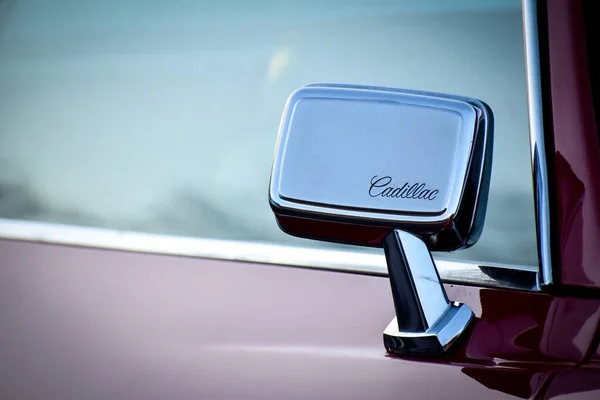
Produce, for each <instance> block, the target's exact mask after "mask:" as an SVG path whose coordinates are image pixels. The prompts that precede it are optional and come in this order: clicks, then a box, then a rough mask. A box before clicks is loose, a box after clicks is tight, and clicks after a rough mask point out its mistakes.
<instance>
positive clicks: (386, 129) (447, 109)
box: [269, 84, 493, 355]
mask: <svg viewBox="0 0 600 400" xmlns="http://www.w3.org/2000/svg"><path fill="white" fill-rule="evenodd" d="M492 138H493V117H492V112H491V110H490V109H489V107H488V106H487V105H486V104H485V103H483V102H481V101H479V100H475V99H471V98H465V97H459V96H451V95H443V94H437V93H428V92H419V91H409V90H400V89H390V88H381V87H366V86H354V85H333V84H319V85H310V86H306V87H303V88H301V89H298V90H296V91H295V92H294V93H292V95H291V96H290V97H289V99H288V101H287V103H286V105H285V109H284V112H283V117H282V120H281V125H280V129H279V137H278V140H277V145H276V151H275V158H274V163H273V169H272V173H271V181H270V187H269V202H270V205H271V208H272V210H273V211H274V213H275V217H276V219H277V222H278V224H279V226H280V228H281V229H282V230H283V231H285V232H287V233H288V234H290V235H294V236H300V237H305V238H310V239H318V240H325V241H332V242H338V243H346V244H353V245H363V246H375V247H383V248H384V251H385V254H386V260H387V265H388V272H389V276H390V281H391V286H392V295H393V298H394V305H395V309H396V318H395V319H394V320H393V321H392V322H391V323H390V325H389V326H388V328H387V329H386V330H385V332H384V344H385V346H386V348H387V349H388V351H390V352H393V353H399V354H415V355H425V354H442V353H444V352H445V351H446V350H447V349H448V348H449V346H450V345H451V344H452V343H453V342H454V341H455V339H456V338H457V337H458V336H459V335H460V334H461V333H462V332H463V331H464V330H466V328H467V327H468V325H469V324H470V323H471V321H472V320H473V318H474V317H473V313H472V312H471V310H470V309H469V308H468V307H467V306H466V305H464V304H462V305H461V304H457V303H451V302H449V300H448V298H447V296H446V292H445V290H444V287H443V285H442V283H441V280H440V278H439V275H438V273H437V269H436V267H435V263H434V261H433V258H432V256H431V253H430V251H453V250H458V249H462V248H466V247H469V246H472V245H473V244H475V242H477V240H478V238H479V236H480V234H481V231H482V227H483V223H484V219H485V210H486V205H487V197H488V191H489V179H490V170H491V161H492Z"/></svg>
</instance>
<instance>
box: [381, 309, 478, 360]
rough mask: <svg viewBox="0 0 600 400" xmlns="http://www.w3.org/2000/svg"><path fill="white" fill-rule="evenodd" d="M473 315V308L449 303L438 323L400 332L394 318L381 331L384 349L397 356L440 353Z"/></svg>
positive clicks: (434, 354) (455, 337)
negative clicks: (419, 330)
mask: <svg viewBox="0 0 600 400" xmlns="http://www.w3.org/2000/svg"><path fill="white" fill-rule="evenodd" d="M474 318H475V316H474V314H473V311H471V309H470V308H469V307H468V306H467V305H465V304H456V305H455V304H453V305H452V306H451V307H450V309H448V311H447V312H446V314H445V315H444V316H443V318H442V319H441V320H440V321H439V322H438V324H436V325H434V326H433V327H432V328H431V329H429V330H427V331H425V332H400V331H399V330H398V320H397V319H396V318H394V319H393V320H392V322H390V324H389V325H388V326H387V328H385V331H383V344H384V346H385V349H386V350H387V351H388V352H390V353H393V354H398V355H413V356H438V355H442V354H444V353H445V352H446V351H447V350H448V349H449V348H450V346H451V345H452V344H453V343H454V341H455V340H456V339H457V338H458V337H459V336H460V334H461V333H463V332H464V331H465V330H466V329H467V328H468V327H469V325H470V324H471V321H473V319H474Z"/></svg>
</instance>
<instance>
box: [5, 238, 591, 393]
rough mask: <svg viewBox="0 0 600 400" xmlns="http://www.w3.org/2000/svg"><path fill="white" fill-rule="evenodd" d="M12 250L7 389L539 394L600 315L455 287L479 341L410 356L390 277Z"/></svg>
mask: <svg viewBox="0 0 600 400" xmlns="http://www.w3.org/2000/svg"><path fill="white" fill-rule="evenodd" d="M0 254H2V258H1V259H0V326H2V331H1V333H0V334H1V335H2V338H1V340H0V354H2V362H1V363H0V397H2V398H28V399H36V398H83V397H94V398H128V399H132V398H144V399H149V398H157V399H158V398H211V399H213V398H232V397H244V398H248V397H250V398H278V399H281V398H304V399H305V398H335V397H338V396H340V397H345V398H398V394H399V393H402V394H403V396H402V397H403V398H426V397H447V396H448V395H449V394H451V395H452V396H455V398H483V397H485V398H486V399H494V398H505V396H504V394H507V393H508V394H511V395H514V396H518V397H521V398H528V397H531V396H532V395H534V394H535V393H537V392H538V391H539V390H540V389H541V388H542V387H543V385H544V382H546V379H547V378H548V377H549V376H550V374H551V372H552V371H558V370H561V369H564V368H569V367H571V366H573V364H572V362H576V361H579V360H580V359H581V357H582V354H583V353H585V351H586V350H587V347H588V346H589V341H590V338H591V334H590V332H591V331H593V330H594V329H595V327H596V325H597V323H598V317H599V302H600V301H597V300H576V299H553V298H552V297H551V296H548V295H543V294H539V293H526V292H510V291H503V290H494V289H477V288H469V287H460V286H448V287H447V290H448V293H449V297H450V298H451V299H452V300H457V301H462V302H465V303H467V304H468V305H469V306H470V307H471V308H472V309H473V310H474V312H475V314H476V315H477V316H478V317H479V320H478V321H477V322H476V324H475V326H474V328H473V331H472V332H471V333H470V337H469V338H468V339H466V340H465V341H464V342H463V343H462V344H461V345H460V346H459V348H458V349H457V350H456V351H455V352H453V353H452V354H451V355H450V356H449V357H448V358H446V359H438V360H432V359H424V360H415V359H410V360H403V359H400V358H392V357H389V356H387V355H386V354H385V351H384V349H383V345H382V337H381V332H382V329H383V328H384V327H385V325H387V323H388V322H389V321H390V320H391V318H392V316H393V315H394V311H393V305H392V299H391V295H390V291H389V282H388V281H387V279H386V278H383V277H369V276H364V275H352V274H343V273H337V272H325V271H314V270H306V269H295V268H283V267H276V266H263V265H258V264H244V263H233V262H223V261H209V260H202V259H193V258H182V257H172V256H156V255H145V254H134V253H126V252H118V251H106V250H97V249H85V248H73V247H66V246H53V245H44V244H35V243H22V242H14V241H0ZM424 379H425V381H424ZM424 382H425V383H424ZM508 382H511V383H512V384H510V385H508V384H507V383H508ZM490 389H493V390H490Z"/></svg>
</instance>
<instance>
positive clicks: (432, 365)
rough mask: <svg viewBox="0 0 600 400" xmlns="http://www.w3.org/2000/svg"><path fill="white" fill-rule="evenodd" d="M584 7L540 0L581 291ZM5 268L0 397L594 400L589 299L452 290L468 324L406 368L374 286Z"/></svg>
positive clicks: (586, 112) (599, 319) (7, 258)
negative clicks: (433, 355) (449, 342)
mask: <svg viewBox="0 0 600 400" xmlns="http://www.w3.org/2000/svg"><path fill="white" fill-rule="evenodd" d="M580 5H581V2H580V1H569V0H548V2H547V6H548V7H547V17H548V20H547V22H548V24H547V26H548V37H549V39H550V44H549V48H548V56H549V74H548V76H546V77H543V78H544V79H547V80H548V81H547V83H548V84H549V86H548V87H549V88H550V96H551V97H550V100H551V109H548V110H547V112H551V114H550V118H549V121H551V124H552V126H551V128H552V129H547V132H548V133H549V134H550V135H552V136H551V137H552V139H553V140H552V142H551V145H553V146H554V147H553V149H554V152H553V156H552V157H549V159H550V160H551V161H552V163H553V164H552V167H553V168H552V170H553V171H554V174H553V175H552V177H551V179H552V180H553V183H554V189H555V192H554V194H555V197H553V199H554V206H555V210H556V222H557V223H556V224H555V225H554V226H553V229H555V231H554V233H555V239H556V243H557V244H558V245H559V252H558V258H555V260H554V267H555V268H557V271H560V273H559V274H558V276H557V278H558V279H559V282H558V284H559V285H558V286H559V287H562V286H561V285H572V286H586V287H588V288H592V289H593V288H598V286H599V285H600V268H598V265H596V264H597V261H596V260H598V259H599V258H598V255H599V253H598V252H599V251H600V247H599V246H597V243H598V239H599V238H600V217H599V213H597V212H596V211H595V210H596V209H597V208H598V207H600V198H599V196H600V180H599V179H598V178H597V177H595V175H596V171H598V167H599V163H600V154H599V152H600V151H599V149H600V147H599V146H598V139H597V136H596V131H595V129H596V124H595V121H594V119H593V112H592V110H591V107H590V93H589V89H588V87H589V83H588V82H587V81H586V76H587V75H586V70H585V65H586V64H585V60H584V58H585V52H584V51H583V49H582V48H581V41H582V40H583V39H582V31H581V29H580V24H581V14H580V12H581V7H580ZM542 9H546V8H544V7H542ZM542 17H543V15H542ZM542 26H544V24H542ZM549 138H550V136H549ZM0 254H1V255H2V256H1V258H0V398H7V399H21V398H24V399H35V398H50V399H72V398H107V399H108V398H110V399H114V398H120V399H134V398H140V399H141V398H143V399H151V398H157V399H164V398H170V399H184V398H210V399H214V398H232V397H242V398H277V399H282V398H298V399H307V398H362V399H372V398H460V399H481V398H485V399H495V398H514V397H517V398H534V397H537V398H559V397H560V396H562V395H573V394H577V395H580V396H581V397H578V398H586V397H587V396H589V397H587V398H599V397H600V362H598V360H600V350H598V349H600V346H599V342H598V338H599V335H598V333H600V331H599V328H600V294H598V293H596V292H593V291H592V292H590V291H588V292H586V296H585V297H586V298H578V297H576V296H577V292H573V291H571V292H569V293H571V296H557V295H550V294H542V293H533V292H519V291H511V290H500V289H484V288H475V287H465V286H456V285H448V286H447V290H448V294H449V296H450V298H451V299H452V300H456V301H461V302H464V303H466V304H468V305H469V306H470V307H471V308H472V309H473V310H474V312H475V314H476V315H477V317H478V319H477V321H476V323H475V324H474V326H473V327H472V329H471V330H470V332H468V334H467V335H465V337H463V338H462V339H461V341H460V342H459V343H458V344H457V346H456V348H454V349H453V350H452V352H451V353H450V354H448V355H447V356H446V357H444V358H439V359H414V358H411V359H409V358H405V359H402V358H397V357H391V356H388V355H386V354H385V351H384V349H383V346H382V338H381V333H382V330H383V328H384V327H385V325H387V323H388V322H389V321H390V319H391V318H392V316H393V312H394V311H393V305H392V301H391V296H390V293H389V283H388V282H387V279H385V278H382V277H372V276H365V275H352V274H344V273H338V272H324V271H316V270H309V269H297V268H286V267H280V266H264V265H248V264H242V263H233V262H225V261H211V260H202V259H192V258H182V257H172V256H158V255H144V254H135V253H127V252H119V251H106V250H97V249H84V248H74V247H68V246H58V245H45V244H37V243H22V242H16V241H8V240H2V241H0ZM573 293H574V294H573Z"/></svg>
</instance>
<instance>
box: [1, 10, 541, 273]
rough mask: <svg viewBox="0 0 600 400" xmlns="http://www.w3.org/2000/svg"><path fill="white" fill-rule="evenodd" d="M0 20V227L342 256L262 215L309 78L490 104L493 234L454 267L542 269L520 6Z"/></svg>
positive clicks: (84, 14)
mask: <svg viewBox="0 0 600 400" xmlns="http://www.w3.org/2000/svg"><path fill="white" fill-rule="evenodd" d="M0 9H1V10H2V11H1V12H0V217H2V218H6V219H16V220H30V221H43V222H51V223H61V224H72V225H81V226H92V227H103V228H110V229H117V230H128V231H140V232H147V233H157V234H169V235H177V236H192V237H203V238H217V239H232V240H243V241H257V242H268V243H283V244H290V245H294V246H306V247H317V246H319V247H322V246H326V247H336V248H338V249H339V248H341V247H340V245H334V244H323V243H317V242H313V241H309V240H303V239H297V238H291V237H289V236H287V235H286V234H284V233H282V232H281V231H280V230H279V228H278V227H277V225H276V223H275V220H274V218H273V216H272V213H271V211H270V209H269V205H268V201H267V187H268V179H269V172H270V167H271V161H272V155H273V149H274V144H275V140H276V136H277V130H278V123H279V118H280V116H281V112H282V109H283V105H284V102H285V100H286V98H287V96H288V95H289V94H290V93H291V92H292V91H293V90H295V89H296V88H298V87H301V86H304V85H306V84H310V83H315V82H332V83H347V84H361V85H378V86H391V87H398V88H406V89H421V90H428V91H436V92H444V93H449V94H456V95H462V96H469V97H475V98H478V99H481V100H483V101H485V102H486V103H488V104H489V105H490V106H491V108H492V110H493V112H494V114H495V143H494V162H493V171H492V181H491V189H490V197H489V204H488V213H487V218H486V225H485V228H484V231H483V234H482V237H481V239H480V241H479V242H478V243H477V244H476V245H475V246H474V247H472V248H471V249H468V250H465V251H459V252H456V253H455V254H452V255H450V257H453V258H455V259H465V260H474V261H483V262H486V263H507V264H520V265H537V250H536V234H535V220H534V208H533V190H532V180H531V163H530V154H529V137H528V117H527V98H526V82H525V64H524V52H523V32H522V12H521V5H520V2H519V1H518V0H486V1H482V0H461V1H452V2H450V1H445V0H427V1H422V0H419V1H416V0H412V1H411V0H394V1H392V0H356V1H352V2H349V1H344V0H337V1H334V0H328V1H326V0H318V1H317V0H303V1H299V0H266V1H245V0H223V1H219V2H215V1H192V0H179V1H172V0H129V1H122V0H94V1H92V0H90V1H80V0H15V1H10V0H8V1H7V0H0ZM361 251H377V250H372V249H369V250H366V249H363V250H361Z"/></svg>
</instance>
